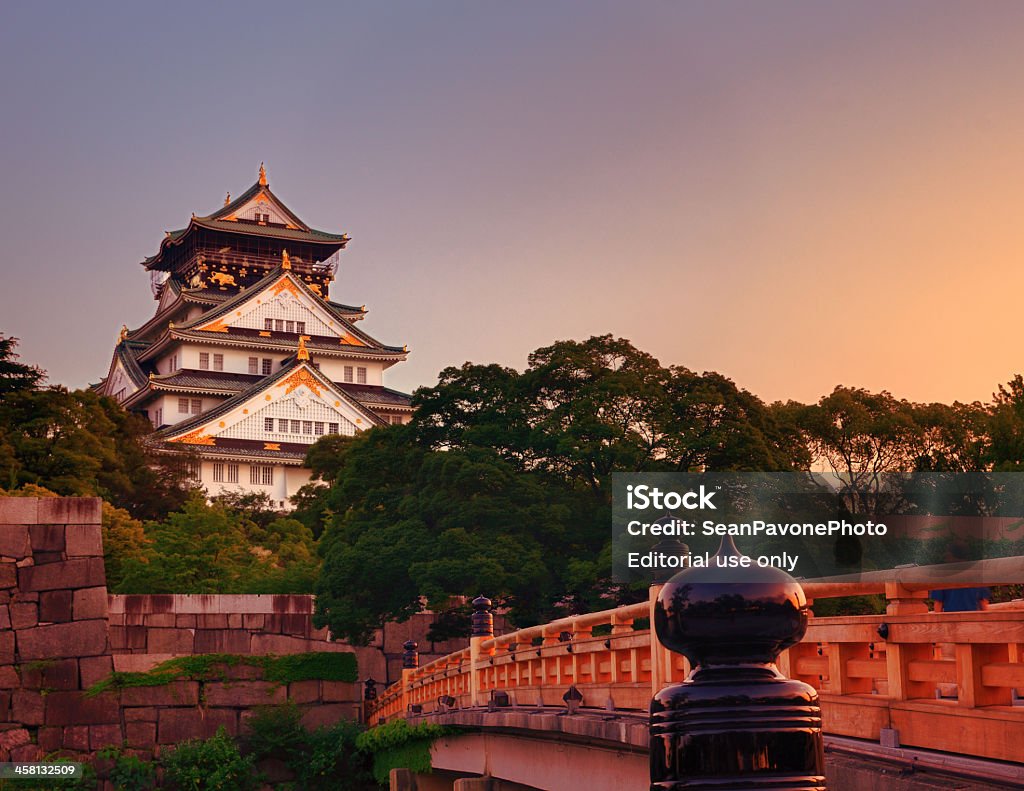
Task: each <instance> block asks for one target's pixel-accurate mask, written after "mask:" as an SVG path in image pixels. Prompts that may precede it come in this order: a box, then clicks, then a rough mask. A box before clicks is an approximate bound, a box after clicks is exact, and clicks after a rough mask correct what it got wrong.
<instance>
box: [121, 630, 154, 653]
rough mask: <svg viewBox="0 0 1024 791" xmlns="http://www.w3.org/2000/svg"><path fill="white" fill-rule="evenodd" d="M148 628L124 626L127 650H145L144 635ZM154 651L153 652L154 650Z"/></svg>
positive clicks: (147, 633)
mask: <svg viewBox="0 0 1024 791" xmlns="http://www.w3.org/2000/svg"><path fill="white" fill-rule="evenodd" d="M148 635H149V629H147V628H146V627H145V626H127V627H125V647H126V648H128V649H129V650H141V651H145V650H146V637H147V636H148ZM154 653H155V652H154Z"/></svg>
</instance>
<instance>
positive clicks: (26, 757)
mask: <svg viewBox="0 0 1024 791" xmlns="http://www.w3.org/2000/svg"><path fill="white" fill-rule="evenodd" d="M41 757H42V751H41V750H40V749H39V745H38V744H23V745H21V746H20V747H15V748H14V749H13V750H11V762H12V763H16V764H33V763H36V762H37V761H38V760H39V759H40V758H41Z"/></svg>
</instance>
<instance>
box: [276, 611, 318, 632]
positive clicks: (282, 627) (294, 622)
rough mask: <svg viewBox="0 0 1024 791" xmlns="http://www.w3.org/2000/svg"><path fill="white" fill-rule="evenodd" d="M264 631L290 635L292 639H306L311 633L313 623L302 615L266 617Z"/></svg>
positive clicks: (290, 614) (289, 614) (291, 614)
mask: <svg viewBox="0 0 1024 791" xmlns="http://www.w3.org/2000/svg"><path fill="white" fill-rule="evenodd" d="M266 623H267V625H266V627H265V630H266V631H267V632H271V633H277V634H290V635H292V636H294V637H306V638H308V637H309V635H310V633H311V632H312V631H313V623H312V621H311V620H310V617H309V616H308V615H305V614H303V613H286V614H280V615H279V614H278V613H274V614H273V615H268V616H267V621H266Z"/></svg>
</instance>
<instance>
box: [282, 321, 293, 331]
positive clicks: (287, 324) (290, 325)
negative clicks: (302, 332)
mask: <svg viewBox="0 0 1024 791" xmlns="http://www.w3.org/2000/svg"><path fill="white" fill-rule="evenodd" d="M284 327H285V330H284V331H285V332H295V322H294V321H286V322H285V323H284Z"/></svg>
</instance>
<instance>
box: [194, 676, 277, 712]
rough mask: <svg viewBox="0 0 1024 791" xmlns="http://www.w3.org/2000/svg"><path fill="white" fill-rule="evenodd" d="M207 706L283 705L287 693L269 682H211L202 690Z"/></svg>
mask: <svg viewBox="0 0 1024 791" xmlns="http://www.w3.org/2000/svg"><path fill="white" fill-rule="evenodd" d="M203 692H204V695H205V698H206V705H208V706H238V707H241V706H262V705H266V704H268V703H284V702H285V700H286V697H287V691H286V689H285V687H284V686H283V685H281V684H274V683H272V682H270V681H231V682H221V681H211V682H208V683H207V684H206V686H205V687H204V689H203Z"/></svg>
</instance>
